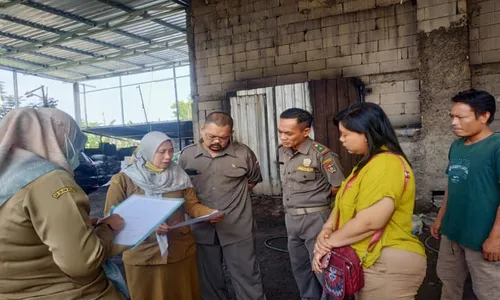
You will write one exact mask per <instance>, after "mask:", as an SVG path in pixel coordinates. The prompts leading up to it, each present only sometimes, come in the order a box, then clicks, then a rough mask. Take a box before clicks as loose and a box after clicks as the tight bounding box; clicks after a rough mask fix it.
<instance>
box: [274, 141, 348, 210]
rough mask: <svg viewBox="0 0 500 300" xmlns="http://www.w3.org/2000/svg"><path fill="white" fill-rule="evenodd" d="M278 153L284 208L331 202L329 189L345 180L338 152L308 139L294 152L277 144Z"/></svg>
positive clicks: (313, 205)
mask: <svg viewBox="0 0 500 300" xmlns="http://www.w3.org/2000/svg"><path fill="white" fill-rule="evenodd" d="M278 153H279V164H280V175H281V181H282V186H283V206H284V207H285V208H303V207H316V206H323V205H331V204H332V201H333V196H332V191H331V188H332V187H339V186H340V185H341V183H342V181H343V180H344V175H343V173H342V168H341V166H340V161H339V158H338V156H337V154H335V153H333V152H332V151H330V149H328V148H326V147H325V146H323V145H321V144H319V143H317V142H315V141H313V140H312V139H310V138H308V139H307V140H305V141H304V142H303V143H302V144H301V145H300V147H299V149H297V151H295V152H294V150H292V149H291V148H285V147H282V146H280V147H279V151H278Z"/></svg>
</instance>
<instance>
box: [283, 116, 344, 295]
mask: <svg viewBox="0 0 500 300" xmlns="http://www.w3.org/2000/svg"><path fill="white" fill-rule="evenodd" d="M312 120H313V117H312V115H311V114H310V113H309V112H307V111H305V110H302V109H299V108H291V109H287V110H285V111H284V112H283V113H282V114H281V115H280V121H279V127H278V130H279V136H280V139H281V143H282V145H281V146H280V147H279V164H280V175H281V181H282V186H283V206H284V208H285V212H286V215H285V223H286V228H287V233H288V251H289V253H290V262H291V264H292V271H293V275H294V276H295V281H296V282H297V285H298V287H299V292H300V297H301V298H302V299H308V300H309V299H311V300H312V299H314V300H319V299H322V295H323V289H322V286H321V284H320V281H319V280H318V279H317V277H316V275H315V274H314V273H313V271H312V268H311V261H312V259H313V257H314V256H313V255H314V254H313V251H314V243H315V241H316V236H317V235H318V233H319V232H320V231H321V229H322V227H323V224H324V223H325V222H326V220H328V217H329V216H330V212H331V208H332V207H333V205H332V204H333V195H332V194H333V193H336V191H337V189H338V187H339V186H340V184H341V182H342V180H344V175H343V174H342V170H341V166H340V163H339V159H338V156H337V155H336V154H335V153H333V152H331V151H330V150H329V149H328V148H326V147H325V146H323V145H321V144H319V143H317V142H315V141H313V140H312V139H311V138H309V134H310V132H311V125H312ZM323 297H326V295H325V296H323ZM323 299H325V298H323Z"/></svg>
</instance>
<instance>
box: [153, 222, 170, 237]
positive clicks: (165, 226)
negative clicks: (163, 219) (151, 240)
mask: <svg viewBox="0 0 500 300" xmlns="http://www.w3.org/2000/svg"><path fill="white" fill-rule="evenodd" d="M169 231H170V226H169V225H168V224H167V223H162V224H161V225H160V226H159V227H158V228H156V233H158V234H167V233H168V232H169Z"/></svg>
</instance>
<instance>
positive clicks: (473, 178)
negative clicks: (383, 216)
mask: <svg viewBox="0 0 500 300" xmlns="http://www.w3.org/2000/svg"><path fill="white" fill-rule="evenodd" d="M452 101H453V105H452V108H451V114H450V116H451V120H452V125H453V132H454V133H455V135H457V136H458V137H459V139H457V140H455V141H454V142H453V143H452V145H451V148H450V151H449V154H448V160H449V163H448V168H447V170H446V174H447V175H448V186H447V189H446V193H445V200H444V202H443V205H442V207H441V209H440V211H439V214H438V217H437V219H436V222H435V223H434V224H433V225H432V227H431V233H432V235H433V236H434V237H436V238H439V235H440V234H441V245H440V250H439V258H438V263H437V273H438V276H439V278H440V279H441V281H442V282H443V287H442V293H441V300H456V299H462V292H463V286H464V281H465V279H466V277H467V275H468V273H469V272H470V273H471V277H472V282H473V286H474V292H475V294H476V296H477V297H478V298H479V300H486V299H500V213H499V205H500V135H498V134H496V133H494V132H493V131H492V130H491V128H490V127H489V125H490V124H491V122H492V121H493V120H494V115H495V111H496V104H495V98H494V97H493V96H492V95H490V94H489V93H487V92H485V91H478V90H468V91H464V92H461V93H459V94H457V95H456V96H455V97H453V99H452Z"/></svg>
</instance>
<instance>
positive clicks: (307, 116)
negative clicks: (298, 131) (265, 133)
mask: <svg viewBox="0 0 500 300" xmlns="http://www.w3.org/2000/svg"><path fill="white" fill-rule="evenodd" d="M280 119H297V124H299V126H303V128H302V129H305V128H310V127H311V126H312V123H313V116H312V114H311V113H309V112H308V111H307V110H303V109H301V108H295V107H294V108H289V109H287V110H285V111H283V112H282V113H281V115H280Z"/></svg>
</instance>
